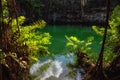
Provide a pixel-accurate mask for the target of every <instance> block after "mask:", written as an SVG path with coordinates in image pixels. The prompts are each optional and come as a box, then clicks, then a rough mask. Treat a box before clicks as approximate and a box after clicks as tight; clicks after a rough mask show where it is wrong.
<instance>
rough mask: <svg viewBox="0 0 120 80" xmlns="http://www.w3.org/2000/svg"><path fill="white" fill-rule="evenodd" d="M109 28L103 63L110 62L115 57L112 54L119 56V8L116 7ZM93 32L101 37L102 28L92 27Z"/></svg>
mask: <svg viewBox="0 0 120 80" xmlns="http://www.w3.org/2000/svg"><path fill="white" fill-rule="evenodd" d="M109 25H110V26H109V27H110V28H108V32H107V41H106V45H105V48H106V49H105V53H104V56H105V57H104V61H105V62H110V61H112V60H113V59H114V57H115V56H116V55H115V54H114V53H117V54H120V50H119V49H120V48H119V46H120V6H116V7H115V8H114V10H113V13H112V15H111V19H110V20H109ZM93 30H94V31H95V32H96V33H98V34H100V35H103V32H104V28H99V27H97V26H93Z"/></svg>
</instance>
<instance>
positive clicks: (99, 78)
mask: <svg viewBox="0 0 120 80" xmlns="http://www.w3.org/2000/svg"><path fill="white" fill-rule="evenodd" d="M109 11H110V0H106V25H105V31H104V36H103V41H102V46H101V50H100V53H99V58H98V60H97V63H96V66H95V68H94V69H93V73H92V75H91V77H90V80H106V77H105V75H104V73H103V53H104V48H105V41H106V36H107V29H108V26H109V22H108V20H109Z"/></svg>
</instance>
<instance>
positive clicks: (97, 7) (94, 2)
mask: <svg viewBox="0 0 120 80" xmlns="http://www.w3.org/2000/svg"><path fill="white" fill-rule="evenodd" d="M81 1H82V0H43V4H45V7H44V8H43V19H45V20H46V22H47V23H49V24H86V25H87V24H88V25H89V24H93V23H94V24H104V23H105V12H106V6H105V5H106V0H84V1H85V2H84V5H81V4H82V3H81ZM114 5H115V4H114ZM114 5H111V6H112V7H113V6H114Z"/></svg>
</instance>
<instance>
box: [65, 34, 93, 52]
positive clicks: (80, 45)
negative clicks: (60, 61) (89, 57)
mask: <svg viewBox="0 0 120 80" xmlns="http://www.w3.org/2000/svg"><path fill="white" fill-rule="evenodd" d="M65 37H66V39H67V40H68V42H67V44H66V47H67V48H68V49H69V51H70V52H74V53H77V52H82V53H87V52H89V51H90V49H91V48H90V45H91V44H92V40H93V39H94V38H93V37H89V38H88V40H87V41H84V40H79V39H77V38H76V37H75V36H71V37H67V36H65Z"/></svg>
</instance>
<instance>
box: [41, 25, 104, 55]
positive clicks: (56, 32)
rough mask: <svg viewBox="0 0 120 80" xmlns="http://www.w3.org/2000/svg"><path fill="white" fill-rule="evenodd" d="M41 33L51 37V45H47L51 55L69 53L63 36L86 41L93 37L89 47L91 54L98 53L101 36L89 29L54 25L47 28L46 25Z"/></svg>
mask: <svg viewBox="0 0 120 80" xmlns="http://www.w3.org/2000/svg"><path fill="white" fill-rule="evenodd" d="M43 32H49V33H50V34H51V36H52V38H51V42H52V44H51V45H49V46H48V47H49V51H50V52H51V53H52V54H66V53H68V52H69V51H68V50H67V48H66V43H67V40H66V38H65V35H67V36H68V37H69V36H76V37H77V38H78V39H80V40H87V38H88V37H90V36H93V37H94V40H93V44H92V45H91V47H92V50H91V53H97V54H98V53H99V50H100V41H101V39H102V38H101V36H99V35H97V34H96V33H95V32H94V31H93V30H92V28H91V27H82V26H71V25H67V26H60V25H54V26H49V25H47V26H46V27H45V28H44V29H43Z"/></svg>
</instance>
